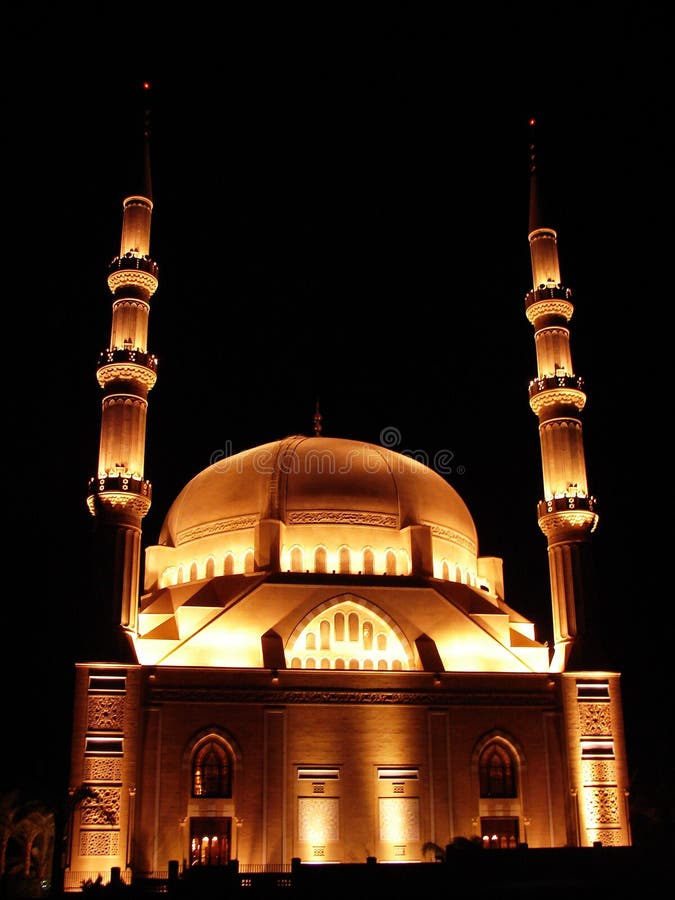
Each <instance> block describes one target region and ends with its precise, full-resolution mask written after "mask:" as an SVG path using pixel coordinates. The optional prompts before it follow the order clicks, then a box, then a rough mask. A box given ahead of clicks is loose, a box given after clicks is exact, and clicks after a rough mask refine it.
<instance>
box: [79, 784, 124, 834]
mask: <svg viewBox="0 0 675 900" xmlns="http://www.w3.org/2000/svg"><path fill="white" fill-rule="evenodd" d="M96 793H97V794H98V798H94V797H86V798H85V799H84V800H83V801H82V819H81V821H82V824H83V825H119V821H120V788H113V787H109V788H96Z"/></svg>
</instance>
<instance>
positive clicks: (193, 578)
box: [190, 562, 199, 581]
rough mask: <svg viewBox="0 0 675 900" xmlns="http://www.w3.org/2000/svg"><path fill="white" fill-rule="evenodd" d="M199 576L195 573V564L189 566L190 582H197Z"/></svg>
mask: <svg viewBox="0 0 675 900" xmlns="http://www.w3.org/2000/svg"><path fill="white" fill-rule="evenodd" d="M198 577H199V574H198V572H197V563H196V562H193V563H192V565H191V566H190V581H197V578H198Z"/></svg>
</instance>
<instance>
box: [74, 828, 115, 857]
mask: <svg viewBox="0 0 675 900" xmlns="http://www.w3.org/2000/svg"><path fill="white" fill-rule="evenodd" d="M119 847H120V836H119V832H117V831H81V832H80V856H117V854H118V853H119Z"/></svg>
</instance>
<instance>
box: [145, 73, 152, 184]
mask: <svg viewBox="0 0 675 900" xmlns="http://www.w3.org/2000/svg"><path fill="white" fill-rule="evenodd" d="M150 88H151V86H150V82H149V81H144V82H143V93H144V96H145V98H146V102H145V104H144V107H145V108H144V111H143V151H144V158H143V163H144V165H143V176H144V179H143V183H144V190H143V193H144V194H145V196H146V197H147V198H148V200H150V202H152V173H151V170H150Z"/></svg>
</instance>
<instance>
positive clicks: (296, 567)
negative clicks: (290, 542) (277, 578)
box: [291, 547, 302, 572]
mask: <svg viewBox="0 0 675 900" xmlns="http://www.w3.org/2000/svg"><path fill="white" fill-rule="evenodd" d="M291 572H302V550H301V549H300V547H293V549H292V550H291Z"/></svg>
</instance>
